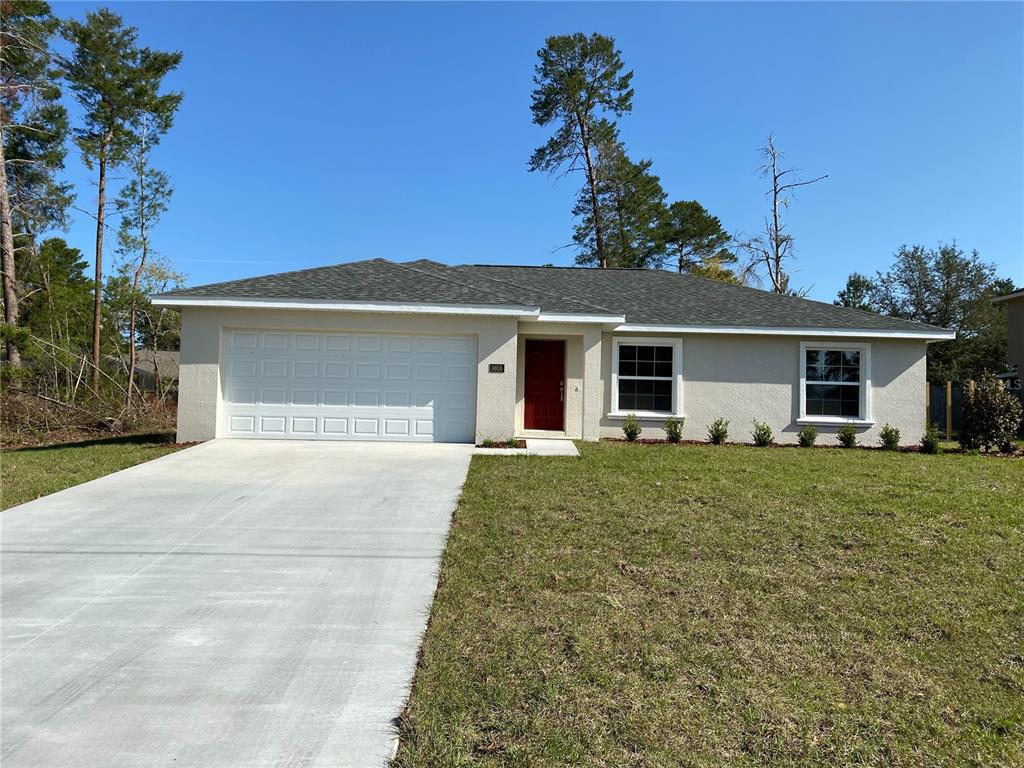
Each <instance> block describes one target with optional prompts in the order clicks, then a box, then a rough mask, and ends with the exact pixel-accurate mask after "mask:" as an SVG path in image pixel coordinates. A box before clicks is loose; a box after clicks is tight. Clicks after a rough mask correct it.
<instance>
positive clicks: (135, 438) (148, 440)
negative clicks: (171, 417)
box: [4, 432, 174, 453]
mask: <svg viewBox="0 0 1024 768" xmlns="http://www.w3.org/2000/svg"><path fill="white" fill-rule="evenodd" d="M146 444H155V445H173V444H174V433H173V432H149V433H146V434H140V435H117V436H115V437H97V438H95V439H93V440H72V441H70V442H67V443H50V444H49V445H26V446H24V447H22V448H7V449H4V453H33V452H36V451H52V450H55V449H58V448H88V447H89V446H94V445H146Z"/></svg>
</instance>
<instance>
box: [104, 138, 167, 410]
mask: <svg viewBox="0 0 1024 768" xmlns="http://www.w3.org/2000/svg"><path fill="white" fill-rule="evenodd" d="M148 128H149V126H148V124H146V125H143V129H142V136H141V142H140V143H139V145H138V146H137V147H135V148H133V149H132V151H131V157H130V160H129V165H130V166H131V169H132V174H133V176H132V179H131V181H129V182H128V183H127V184H126V185H125V186H124V188H123V189H122V190H121V194H120V196H119V197H118V199H117V210H118V211H119V212H121V213H122V217H121V226H120V229H119V230H118V233H117V239H118V245H119V248H118V252H119V253H120V254H121V256H122V257H123V258H124V259H125V260H126V262H125V266H126V267H127V269H128V271H129V272H130V274H131V289H130V291H129V303H128V332H127V337H128V390H127V393H126V395H125V401H126V402H125V405H126V407H127V408H129V409H130V408H131V407H132V406H133V403H134V395H133V392H134V388H135V378H134V372H135V353H136V346H137V338H136V337H137V335H138V333H137V329H136V319H137V316H138V307H139V281H140V280H141V279H142V276H143V275H144V274H145V273H146V267H147V266H148V260H149V256H150V250H151V247H150V237H151V231H152V228H153V226H154V225H155V224H156V223H157V221H159V219H160V216H161V215H162V214H163V213H164V211H166V210H167V203H168V201H169V200H170V198H171V194H172V193H173V191H174V190H173V189H172V188H171V183H170V180H169V179H168V178H167V174H166V173H164V172H163V171H158V170H155V169H154V168H151V167H150V165H149V154H150V148H151V147H152V144H150V143H148V142H147V139H148V137H149V130H148Z"/></svg>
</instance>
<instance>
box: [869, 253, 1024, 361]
mask: <svg viewBox="0 0 1024 768" xmlns="http://www.w3.org/2000/svg"><path fill="white" fill-rule="evenodd" d="M1012 289H1013V282H1012V281H1011V280H1008V279H1003V278H999V277H997V275H996V268H995V265H994V264H989V263H987V262H984V261H982V260H981V256H980V255H979V254H978V252H977V251H972V252H971V253H966V252H965V251H964V250H963V249H961V248H960V247H959V246H957V244H956V243H955V242H954V243H950V244H942V243H940V244H939V246H938V247H937V248H925V247H924V246H921V245H914V246H910V247H907V246H901V247H900V249H899V250H898V251H897V252H896V254H895V257H894V262H893V265H892V267H890V268H889V269H888V270H886V271H885V272H878V273H877V274H876V277H875V279H874V281H873V287H872V290H871V293H870V303H871V306H872V308H873V309H875V310H876V311H878V312H880V313H882V314H885V315H891V316H893V317H901V318H904V319H907V320H916V321H918V322H922V323H929V324H931V325H938V326H941V327H943V328H950V329H952V330H954V331H956V334H957V337H956V339H954V340H952V341H944V342H941V343H939V344H933V345H931V346H930V347H929V349H928V378H929V379H930V380H932V381H944V380H947V379H948V380H961V379H968V378H978V377H980V376H981V375H982V374H983V373H985V372H986V371H988V372H992V373H995V372H999V371H1002V370H1003V369H1004V368H1005V366H1006V365H1007V361H1006V334H1007V326H1006V307H1005V305H1004V304H996V305H993V304H992V303H991V301H990V299H991V298H992V297H994V296H998V295H1000V294H1002V293H1007V292H1009V291H1010V290H1012Z"/></svg>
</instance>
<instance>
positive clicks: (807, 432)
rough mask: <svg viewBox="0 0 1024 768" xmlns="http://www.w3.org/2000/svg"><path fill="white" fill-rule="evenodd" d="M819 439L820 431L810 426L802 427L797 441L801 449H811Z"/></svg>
mask: <svg viewBox="0 0 1024 768" xmlns="http://www.w3.org/2000/svg"><path fill="white" fill-rule="evenodd" d="M817 439H818V430H817V429H816V428H815V427H813V426H812V425H810V424H807V425H805V426H803V427H801V428H800V431H799V432H797V433H796V440H797V442H798V443H799V444H800V447H801V448H810V447H811V446H812V445H814V441H815V440H817Z"/></svg>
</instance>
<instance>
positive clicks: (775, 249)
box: [528, 33, 1013, 381]
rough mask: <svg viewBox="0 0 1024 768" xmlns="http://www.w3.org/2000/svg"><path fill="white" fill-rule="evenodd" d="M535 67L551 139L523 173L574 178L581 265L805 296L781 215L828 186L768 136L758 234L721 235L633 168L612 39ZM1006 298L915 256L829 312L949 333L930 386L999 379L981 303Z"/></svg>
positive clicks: (850, 291) (855, 284) (916, 250)
mask: <svg viewBox="0 0 1024 768" xmlns="http://www.w3.org/2000/svg"><path fill="white" fill-rule="evenodd" d="M537 57H538V61H537V64H536V66H535V69H534V89H533V93H532V102H531V112H532V116H533V122H534V123H535V124H536V125H538V126H541V127H544V128H548V129H550V130H551V134H550V136H549V138H548V140H547V141H546V142H545V143H544V144H542V145H541V146H540V147H538V148H537V149H536V150H535V151H534V152H533V155H532V156H531V157H530V160H529V164H528V167H529V170H530V171H542V172H546V173H549V174H555V175H557V176H559V177H566V176H573V175H575V176H582V179H581V183H580V187H579V191H578V192H577V195H576V199H575V202H574V205H573V208H572V215H573V217H574V220H575V225H574V229H573V243H574V245H575V248H576V253H577V255H576V262H577V263H578V264H582V265H588V266H595V267H598V268H612V267H627V268H643V269H671V270H675V271H678V272H681V273H687V274H692V275H697V276H701V277H709V278H712V279H716V280H724V281H726V282H733V283H755V284H759V285H762V286H764V287H765V288H768V289H769V290H772V291H775V292H777V293H784V294H793V295H798V296H804V295H806V293H807V290H808V289H806V288H798V287H796V286H794V285H793V284H792V283H793V281H792V275H793V262H794V259H795V249H794V243H795V240H794V237H793V235H792V233H791V232H790V231H789V230H788V228H787V225H786V222H785V212H786V210H787V209H788V208H789V206H790V205H791V203H792V200H793V197H792V196H793V193H794V192H795V191H796V190H798V189H800V188H802V187H806V186H809V185H812V184H816V183H818V182H821V181H823V180H825V179H827V178H828V175H827V174H823V175H819V176H815V177H813V178H809V179H804V178H802V177H801V176H800V175H799V173H798V172H797V170H796V169H795V168H792V167H789V166H787V165H786V163H785V160H784V155H783V152H782V150H781V149H780V148H779V146H778V144H777V142H776V140H775V137H774V136H772V135H770V134H769V136H768V137H767V139H766V140H765V143H764V145H763V146H762V147H761V148H760V150H759V151H760V154H761V158H762V164H761V167H760V171H761V174H762V176H763V177H764V178H765V181H766V187H767V190H766V199H767V201H768V203H769V206H768V212H767V214H766V215H765V217H764V220H763V224H762V226H761V227H760V231H759V232H758V233H757V234H755V235H753V236H745V235H742V234H730V233H729V232H728V231H727V230H726V229H725V227H724V226H723V225H722V222H721V221H720V220H719V218H718V217H717V216H713V215H712V214H711V213H709V212H708V211H707V210H706V209H705V207H704V206H703V205H701V204H700V203H699V202H698V201H696V200H680V201H675V202H669V201H668V197H667V195H666V194H665V191H664V190H663V189H662V186H661V180H660V179H659V177H658V176H657V175H655V174H654V173H653V171H652V167H653V162H652V161H651V160H640V161H638V162H634V161H633V160H631V159H630V157H629V155H628V152H627V149H626V146H625V144H624V142H623V141H622V139H621V137H620V135H619V130H618V122H617V121H618V120H619V118H621V117H623V116H624V115H627V114H629V113H630V112H631V111H632V109H633V95H634V92H633V88H632V78H633V73H632V71H627V69H626V66H625V64H624V62H623V59H622V53H621V51H619V50H618V49H617V48H616V46H615V41H614V40H613V39H612V38H611V37H608V36H606V35H601V34H597V33H595V34H590V35H586V34H583V33H575V34H571V35H555V36H552V37H549V38H547V40H546V41H545V45H544V47H543V48H542V49H541V50H539V51H538V52H537ZM1012 289H1013V283H1012V281H1011V280H1008V279H1005V278H1000V277H999V276H998V275H997V274H996V269H995V266H994V265H992V264H988V263H986V262H984V261H982V260H981V258H980V256H979V254H978V253H977V252H976V251H975V252H972V253H970V254H967V253H965V252H964V251H963V250H962V249H960V248H959V247H958V246H957V245H956V244H955V243H953V244H949V245H947V244H940V245H939V246H938V248H926V247H924V246H921V245H914V246H904V247H901V248H900V249H899V251H898V252H897V253H896V256H895V259H894V262H893V265H892V267H891V268H890V269H888V270H886V271H885V272H879V273H877V274H876V275H875V276H874V277H867V276H864V275H861V274H858V273H854V274H852V275H851V276H850V279H849V281H848V282H847V285H846V288H845V289H843V290H842V291H841V292H840V293H839V296H838V298H837V299H836V302H835V303H836V304H841V305H843V306H848V307H855V308H857V309H862V310H866V311H869V312H876V313H881V314H886V315H890V316H893V317H900V318H905V319H908V320H916V321H919V322H923V323H929V324H931V325H937V326H941V327H944V328H950V329H952V330H955V331H956V332H957V338H956V340H955V341H951V342H944V343H941V344H936V345H933V346H932V347H931V348H930V349H929V355H928V376H929V378H930V379H931V380H935V381H941V380H946V379H951V380H952V379H956V380H962V379H969V378H980V377H981V375H982V374H983V373H984V372H986V371H987V372H993V373H999V372H1002V371H1003V370H1005V367H1006V364H1007V363H1006V334H1007V327H1006V309H1005V307H1004V306H1001V305H996V306H993V305H992V303H991V301H990V299H991V298H992V297H993V296H997V295H1000V294H1003V293H1007V292H1009V291H1011V290H1012Z"/></svg>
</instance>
